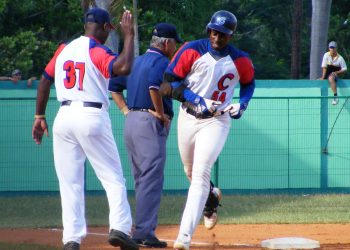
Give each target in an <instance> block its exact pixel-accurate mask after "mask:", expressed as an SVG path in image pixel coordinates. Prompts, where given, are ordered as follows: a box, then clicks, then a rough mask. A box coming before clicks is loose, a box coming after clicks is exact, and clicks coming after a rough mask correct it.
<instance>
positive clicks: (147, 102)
mask: <svg viewBox="0 0 350 250" xmlns="http://www.w3.org/2000/svg"><path fill="white" fill-rule="evenodd" d="M168 64H169V59H168V57H166V56H165V55H164V54H163V53H162V52H161V51H160V50H159V49H157V48H153V47H151V48H149V49H148V50H147V51H146V53H145V54H143V55H141V56H139V57H137V58H136V59H135V61H134V64H133V67H132V70H131V73H130V75H129V76H128V77H127V83H126V89H127V105H128V107H129V109H133V108H134V109H153V110H154V106H153V103H152V99H151V96H150V93H149V90H150V89H159V87H160V84H161V83H162V82H163V74H164V71H165V69H166V68H167V66H168ZM123 88H124V89H125V78H123V77H117V78H116V79H111V81H110V83H109V91H111V92H122V91H121V90H122V89H123ZM163 106H164V113H165V114H167V115H169V116H170V117H173V116H174V112H173V103H172V100H171V99H169V98H164V97H163Z"/></svg>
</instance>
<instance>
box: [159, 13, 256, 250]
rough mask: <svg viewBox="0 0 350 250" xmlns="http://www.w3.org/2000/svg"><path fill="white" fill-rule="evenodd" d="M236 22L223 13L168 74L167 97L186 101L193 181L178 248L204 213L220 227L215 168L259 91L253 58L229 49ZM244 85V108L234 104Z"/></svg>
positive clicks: (181, 140) (185, 134)
mask: <svg viewBox="0 0 350 250" xmlns="http://www.w3.org/2000/svg"><path fill="white" fill-rule="evenodd" d="M236 26H237V19H236V17H235V16H234V15H233V14H232V13H231V12H228V11H225V10H221V11H218V12H216V13H214V15H213V16H212V18H211V20H210V22H209V23H208V25H207V32H208V35H209V39H201V40H196V41H192V42H189V43H186V44H184V45H183V46H182V47H181V48H180V49H179V50H178V52H177V54H176V55H175V57H174V58H173V59H172V61H171V63H170V64H169V66H168V68H167V70H166V71H165V80H166V82H165V83H163V84H162V85H161V93H162V94H163V95H165V96H169V97H172V98H174V99H176V100H178V101H180V102H182V105H181V108H180V112H179V118H178V125H177V126H178V144H179V151H180V156H181V160H182V162H183V164H184V170H185V173H186V175H187V177H188V179H189V180H190V181H191V184H190V188H189V191H188V197H187V202H186V206H185V209H184V212H183V215H182V220H181V225H180V231H179V234H178V237H177V239H176V241H175V243H174V249H178V250H180V249H182V250H188V249H189V248H190V242H191V238H192V235H193V233H194V231H195V228H196V227H197V224H198V223H199V220H200V218H201V215H202V213H203V214H204V224H205V227H206V228H208V229H212V228H213V227H214V226H215V224H216V222H217V207H218V205H219V201H220V199H221V192H220V190H219V189H218V188H215V187H213V185H212V184H211V182H210V177H211V169H212V166H213V165H214V163H215V161H216V159H217V158H218V156H219V154H220V152H221V150H222V148H223V146H224V144H225V141H226V138H227V136H228V134H229V131H230V126H231V118H233V119H239V118H240V117H241V116H242V114H243V112H244V111H245V110H246V108H247V106H248V103H249V101H250V99H251V97H252V95H253V92H254V89H255V80H254V67H253V65H252V62H251V60H250V59H249V57H248V55H247V54H246V53H244V52H243V51H240V50H238V49H236V48H235V47H233V46H231V45H229V44H228V42H229V40H230V39H231V37H232V35H233V32H234V31H235V29H236ZM237 84H240V100H239V103H235V104H231V101H232V97H233V93H234V88H235V86H236V85H237Z"/></svg>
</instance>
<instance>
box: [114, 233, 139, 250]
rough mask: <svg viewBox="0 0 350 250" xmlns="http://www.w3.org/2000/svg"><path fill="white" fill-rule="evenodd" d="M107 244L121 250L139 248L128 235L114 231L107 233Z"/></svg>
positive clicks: (137, 249)
mask: <svg viewBox="0 0 350 250" xmlns="http://www.w3.org/2000/svg"><path fill="white" fill-rule="evenodd" d="M108 242H109V244H111V245H112V246H114V247H120V249H121V250H139V246H138V245H137V244H136V243H135V242H134V241H133V240H132V239H131V238H130V237H129V236H128V235H126V234H125V233H123V232H121V231H118V230H115V229H112V230H111V231H110V232H109V239H108Z"/></svg>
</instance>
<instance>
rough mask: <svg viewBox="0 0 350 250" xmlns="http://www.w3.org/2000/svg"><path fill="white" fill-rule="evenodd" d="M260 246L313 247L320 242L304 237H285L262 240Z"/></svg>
mask: <svg viewBox="0 0 350 250" xmlns="http://www.w3.org/2000/svg"><path fill="white" fill-rule="evenodd" d="M261 247H264V248H268V249H315V248H319V247H320V243H319V242H318V241H316V240H310V239H305V238H299V237H286V238H275V239H268V240H263V241H262V242H261Z"/></svg>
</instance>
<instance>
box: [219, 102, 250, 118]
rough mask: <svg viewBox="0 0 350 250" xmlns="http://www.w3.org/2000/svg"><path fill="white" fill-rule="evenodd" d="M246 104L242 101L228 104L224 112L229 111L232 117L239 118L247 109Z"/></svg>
mask: <svg viewBox="0 0 350 250" xmlns="http://www.w3.org/2000/svg"><path fill="white" fill-rule="evenodd" d="M246 108H247V106H246V105H241V104H240V103H233V104H230V105H228V106H227V107H226V108H225V109H224V112H227V111H228V112H229V114H230V116H231V118H232V119H239V118H241V116H242V115H243V112H244V111H245V110H246Z"/></svg>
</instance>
